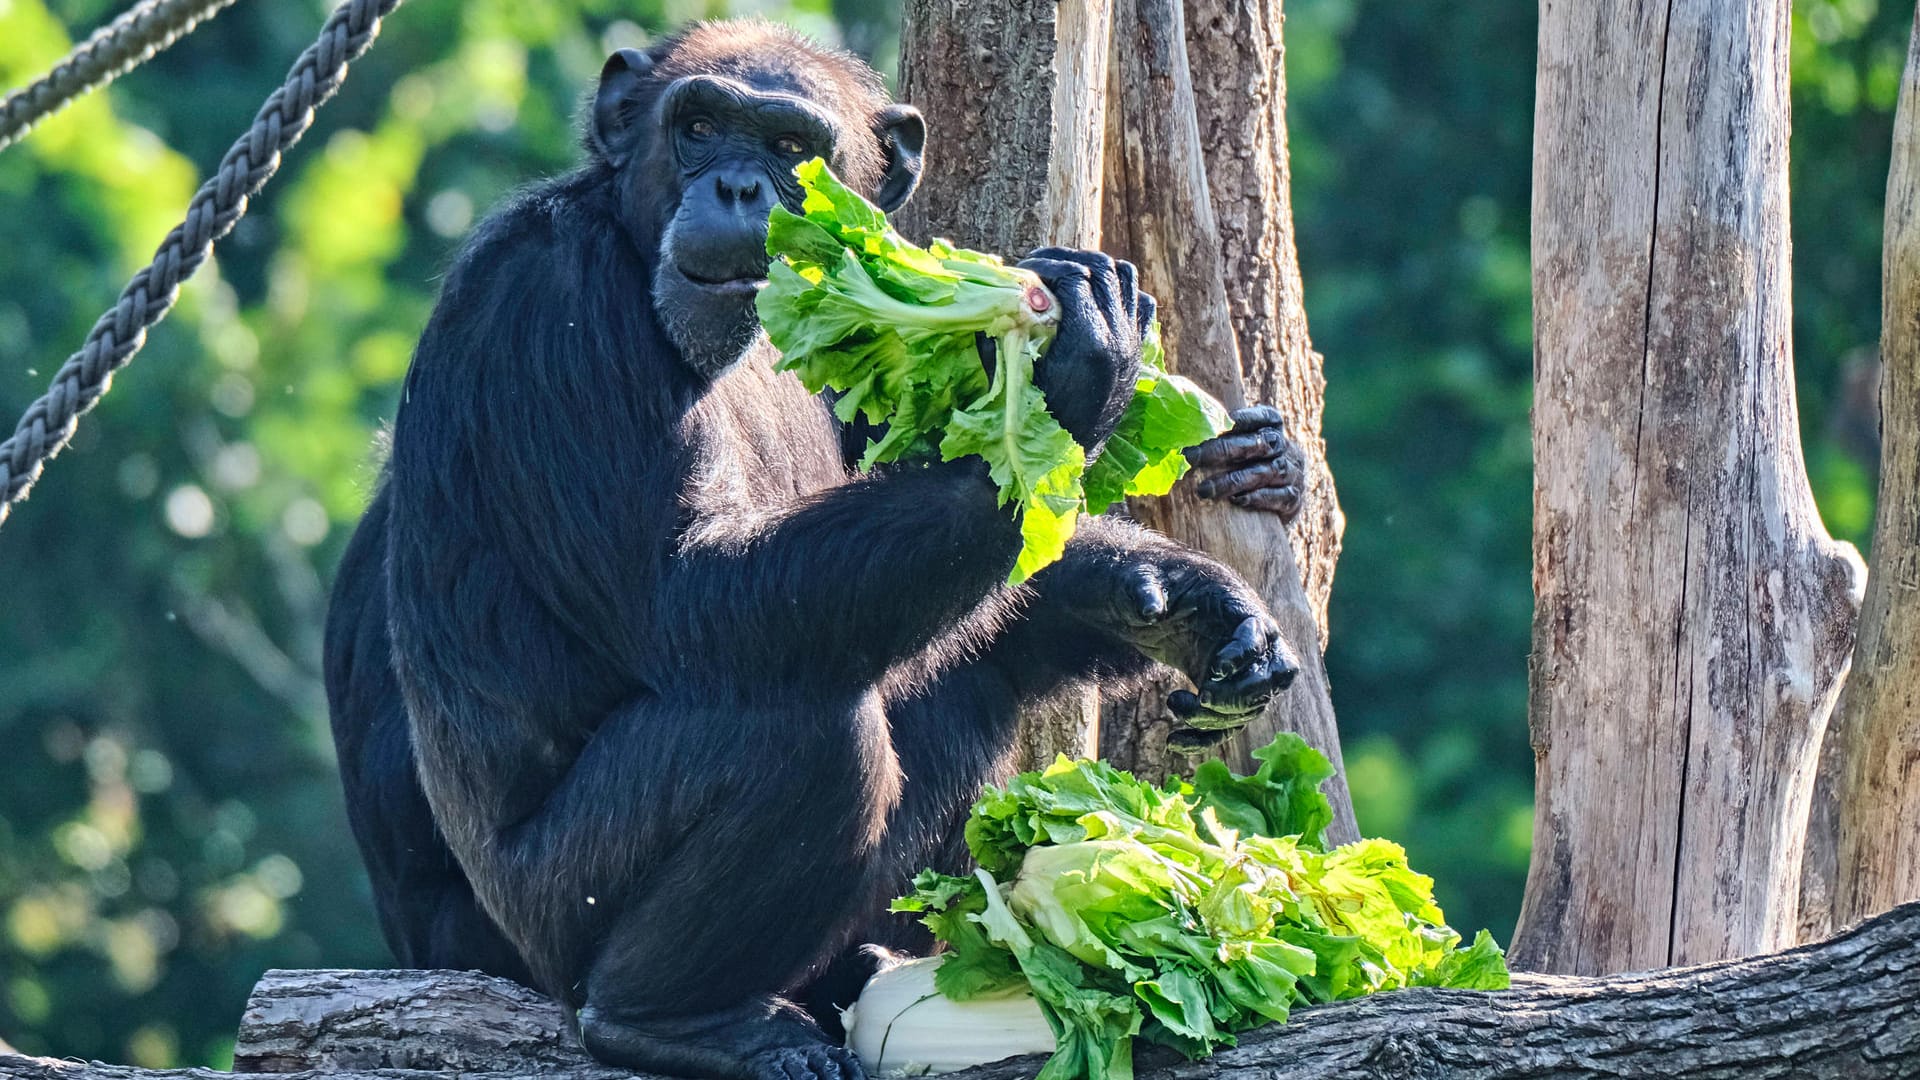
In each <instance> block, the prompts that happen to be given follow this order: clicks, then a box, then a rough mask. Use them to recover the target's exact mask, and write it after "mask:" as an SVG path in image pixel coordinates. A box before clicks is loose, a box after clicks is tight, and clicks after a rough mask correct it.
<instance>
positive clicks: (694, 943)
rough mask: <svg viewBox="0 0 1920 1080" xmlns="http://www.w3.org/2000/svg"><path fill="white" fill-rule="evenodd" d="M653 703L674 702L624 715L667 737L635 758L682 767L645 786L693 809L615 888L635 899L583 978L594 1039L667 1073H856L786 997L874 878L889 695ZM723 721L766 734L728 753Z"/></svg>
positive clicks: (618, 900)
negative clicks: (625, 883) (724, 704)
mask: <svg viewBox="0 0 1920 1080" xmlns="http://www.w3.org/2000/svg"><path fill="white" fill-rule="evenodd" d="M641 709H642V710H644V711H648V712H658V713H659V714H660V715H658V716H645V715H634V714H633V713H632V711H631V707H630V710H629V711H628V712H627V713H626V714H625V715H622V716H621V717H620V721H619V722H620V724H621V725H622V726H629V725H631V726H634V727H635V728H647V727H651V728H652V729H653V730H654V731H656V732H657V733H658V737H657V738H655V739H653V740H650V743H651V745H650V746H649V747H648V750H649V757H650V761H649V762H648V763H645V764H641V763H635V764H634V766H633V767H634V768H636V769H638V770H644V771H653V770H660V771H662V772H666V773H669V774H671V775H670V776H669V777H665V778H661V779H658V780H654V779H649V780H644V781H642V782H641V783H640V784H639V785H638V786H640V787H641V788H643V789H646V790H650V791H653V792H668V793H670V798H669V800H668V801H669V803H670V805H671V807H672V810H673V813H674V814H675V815H677V816H678V817H679V820H678V821H677V822H671V823H669V825H668V829H667V830H666V831H667V832H669V833H671V834H672V835H670V836H668V837H664V838H661V840H656V843H658V845H659V846H658V847H657V849H656V850H657V852H658V854H656V855H655V856H653V857H652V858H650V859H649V860H648V865H647V867H646V869H645V872H644V878H643V879H642V880H638V881H635V882H633V883H632V885H631V887H630V889H629V890H628V893H627V895H626V896H624V897H619V896H610V897H604V898H599V902H600V903H603V904H618V905H620V907H619V912H618V914H617V915H615V916H614V917H613V918H612V919H611V920H610V921H609V922H608V923H607V924H606V925H605V926H604V928H603V929H602V930H601V932H600V933H599V934H598V935H597V943H596V945H595V946H594V948H593V952H592V955H591V959H590V960H589V962H588V963H586V964H585V965H584V967H583V969H582V972H581V974H582V981H581V982H580V983H576V987H577V988H578V990H579V991H580V994H579V1000H581V1001H582V1007H581V1009H580V1011H579V1025H580V1033H581V1038H582V1040H583V1041H584V1042H585V1043H586V1045H587V1048H588V1049H589V1050H590V1051H591V1052H592V1053H593V1054H594V1055H595V1056H596V1057H599V1058H601V1059H602V1060H605V1061H609V1062H612V1063H616V1064H620V1065H625V1066H627V1067H630V1068H636V1069H642V1070H646V1071H651V1072H664V1073H669V1074H673V1075H691V1076H711V1077H724V1078H734V1077H752V1078H778V1080H802V1078H818V1080H843V1078H844V1080H854V1078H857V1077H859V1075H860V1071H859V1067H858V1065H857V1064H855V1063H854V1061H853V1059H852V1058H851V1057H850V1056H849V1055H848V1054H847V1052H846V1051H845V1050H842V1049H841V1048H839V1047H837V1046H834V1045H833V1044H832V1043H831V1042H830V1041H829V1040H828V1039H827V1038H826V1036H824V1035H823V1034H822V1033H821V1031H820V1028H819V1027H818V1026H817V1025H815V1024H814V1023H813V1021H812V1020H810V1019H809V1018H808V1017H807V1015H806V1013H805V1012H803V1011H802V1010H801V1009H800V1008H799V1007H797V1006H795V1005H793V1004H792V1003H790V1002H789V1001H787V1000H786V999H784V998H783V997H781V996H780V995H781V994H782V993H783V992H785V991H787V990H790V989H792V988H793V987H794V986H795V985H796V984H797V983H799V982H800V981H801V980H802V979H804V978H805V976H806V974H807V972H808V971H809V970H810V969H812V968H814V967H815V966H817V965H818V964H819V963H820V962H821V960H822V959H823V958H824V957H825V956H827V955H829V954H830V953H831V952H832V951H834V950H835V949H836V948H838V947H839V945H840V944H841V942H843V941H844V940H845V938H846V936H847V934H848V933H849V931H850V929H851V927H850V926H849V925H848V924H849V922H850V921H851V917H852V914H853V913H854V912H855V911H856V910H857V909H858V907H859V903H858V900H859V898H860V897H862V896H863V895H865V894H866V893H867V892H870V891H872V889H873V884H872V881H871V874H872V870H873V864H874V862H875V861H876V856H877V853H878V849H879V845H880V843H881V840H882V827H883V824H884V821H885V815H886V813H887V811H888V809H890V808H891V805H892V802H893V801H894V800H895V799H896V798H897V794H898V791H899V774H898V770H897V767H896V766H895V764H894V762H893V759H892V755H891V752H890V751H889V750H888V749H887V746H886V720H885V717H884V715H883V714H882V712H881V708H880V704H879V699H878V696H877V695H867V696H865V698H864V699H862V700H860V701H859V702H858V703H854V704H846V705H841V706H839V707H838V708H837V709H836V707H835V706H833V705H831V704H822V703H817V702H816V703H805V702H796V703H794V704H792V705H785V706H770V705H754V706H743V707H734V708H731V709H715V708H712V707H708V708H702V709H695V710H688V709H685V708H673V707H668V706H666V705H664V704H658V703H654V704H648V705H646V706H642V707H641ZM720 733H726V734H731V735H732V736H733V737H735V738H738V739H741V740H742V741H743V742H745V743H748V744H749V745H743V746H739V747H736V748H735V750H736V751H737V752H735V753H731V754H726V753H722V752H720V750H721V748H722V747H723V746H724V745H725V735H723V734H720ZM746 763H758V764H757V765H756V766H755V768H756V769H757V770H758V771H755V772H751V773H749V772H747V771H745V765H746ZM605 797H606V798H609V799H613V798H618V797H619V793H618V792H617V791H609V792H606V793H605ZM662 840H663V841H664V842H662Z"/></svg>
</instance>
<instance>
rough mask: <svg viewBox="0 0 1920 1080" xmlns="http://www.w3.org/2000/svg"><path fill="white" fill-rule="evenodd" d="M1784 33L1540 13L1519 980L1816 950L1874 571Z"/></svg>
mask: <svg viewBox="0 0 1920 1080" xmlns="http://www.w3.org/2000/svg"><path fill="white" fill-rule="evenodd" d="M1787 16H1788V10H1787V4H1786V2H1785V0H1663V2H1661V3H1656V4H1652V5H1643V4H1638V3H1631V2H1627V0H1600V2H1596V3H1572V2H1569V0H1546V2H1545V3H1544V4H1543V5H1542V9H1541V25H1540V39H1539V40H1540V65H1539V75H1538V83H1537V90H1538V93H1537V104H1536V116H1535V136H1534V138H1535V141H1534V203H1533V265H1534V326H1535V331H1534V332H1535V380H1534V383H1535V401H1534V416H1533V433H1534V460H1535V484H1534V592H1535V611H1534V627H1533V655H1532V664H1531V682H1532V693H1531V705H1530V712H1531V717H1530V720H1531V727H1532V735H1533V742H1534V749H1535V754H1536V756H1537V757H1538V759H1539V770H1538V787H1537V799H1536V804H1535V816H1534V851H1533V863H1532V867H1531V869H1530V871H1529V874H1528V879H1527V894H1526V898H1525V901H1524V903H1523V905H1522V909H1521V915H1520V926H1519V929H1518V931H1517V932H1516V935H1515V940H1514V948H1513V959H1514V961H1515V963H1516V965H1517V966H1520V967H1523V968H1529V969H1538V970H1552V971H1568V972H1587V973H1591V972H1604V971H1617V970H1623V969H1645V968H1652V967H1659V966H1662V965H1665V964H1669V963H1691V962H1697V961H1703V960H1712V959H1719V958H1723V957H1730V956H1742V955H1747V954H1751V953H1756V952H1764V951H1768V950H1770V949H1773V948H1777V947H1779V946H1781V945H1783V944H1786V943H1789V942H1791V941H1793V940H1795V938H1796V930H1797V926H1796V915H1797V911H1796V909H1797V900H1798V894H1799V885H1800V881H1799V878H1800V868H1801V867H1800V861H1801V843H1802V838H1803V835H1804V832H1805V828H1806V823H1807V815H1808V802H1809V793H1810V790H1811V787H1812V782H1813V776H1814V770H1815V761H1816V757H1817V754H1818V750H1819V747H1820V741H1821V738H1822V735H1823V732H1824V730H1825V727H1826V722H1827V718H1828V714H1829V711H1830V710H1831V708H1832V704H1833V701H1834V697H1835V695H1836V694H1837V692H1838V689H1839V686H1840V682H1841V679H1842V677H1843V675H1844V673H1845V670H1846V664H1847V657H1848V653H1849V650H1850V648H1851V644H1852V630H1853V625H1854V613H1855V611H1856V609H1857V606H1858V602H1859V601H1858V595H1859V593H1858V589H1859V577H1860V564H1859V557H1858V556H1857V555H1856V554H1855V553H1854V552H1853V549H1852V548H1851V547H1850V546H1848V545H1845V544H1840V543H1836V542H1834V541H1832V540H1831V539H1830V538H1829V537H1828V536H1827V535H1826V533H1825V531H1824V530H1823V529H1822V527H1821V525H1820V520H1819V517H1818V514H1817V512H1816V510H1815V507H1814V503H1813V498H1812V495H1811V492H1810V490H1809V488H1808V485H1807V479H1806V470H1805V466H1804V463H1803V461H1802V458H1801V453H1800V444H1799V437H1798V424H1797V415H1796V411H1797V410H1796V405H1795V401H1794V390H1793V370H1792V362H1791V358H1792V351H1791V336H1790V311H1791V308H1790V291H1789V279H1788V233H1787V172H1786V155H1787V129H1788V113H1787V109H1788V105H1787V49H1788V37H1787V29H1788V22H1787Z"/></svg>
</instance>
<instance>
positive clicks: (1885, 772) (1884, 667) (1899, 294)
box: [1834, 12, 1920, 925]
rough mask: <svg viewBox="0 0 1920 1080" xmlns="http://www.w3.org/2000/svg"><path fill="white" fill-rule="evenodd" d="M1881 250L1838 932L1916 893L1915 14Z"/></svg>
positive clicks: (1919, 506)
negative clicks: (1873, 482) (1875, 416)
mask: <svg viewBox="0 0 1920 1080" xmlns="http://www.w3.org/2000/svg"><path fill="white" fill-rule="evenodd" d="M1884 243H1885V248H1884V250H1883V252H1882V254H1881V276H1882V294H1883V295H1882V300H1881V315H1880V317H1881V330H1880V360H1881V369H1880V370H1881V380H1882V381H1881V384H1880V422H1881V435H1880V437H1881V453H1880V502H1879V506H1878V509H1877V510H1876V517H1875V520H1874V526H1873V562H1872V572H1871V573H1870V574H1868V576H1867V598H1866V604H1865V606H1864V608H1863V609H1862V611H1861V614H1860V636H1859V642H1858V644H1856V645H1855V647H1854V651H1853V669H1852V672H1851V673H1850V674H1848V676H1847V685H1846V688H1845V689H1844V690H1843V691H1842V692H1841V695H1840V704H1839V706H1838V707H1837V709H1836V713H1837V714H1838V724H1839V730H1840V732H1841V734H1842V740H1843V741H1840V742H1839V743H1838V746H1837V750H1838V753H1839V756H1840V759H1841V763H1842V766H1843V767H1842V769H1841V770H1840V772H1839V774H1838V775H1839V778H1840V784H1839V793H1838V794H1839V800H1838V801H1839V814H1838V818H1839V866H1838V881H1837V886H1836V888H1835V890H1834V920H1835V922H1836V923H1839V924H1842V925H1844V924H1846V923H1849V922H1852V921H1854V920H1855V919H1860V918H1864V917H1866V916H1868V915H1873V914H1877V913H1879V912H1881V911H1885V910H1886V909H1887V908H1890V907H1892V906H1893V905H1895V904H1898V903H1902V902H1904V901H1907V900H1912V899H1915V898H1920V12H1917V13H1916V15H1915V22H1914V35H1913V40H1912V42H1911V44H1910V45H1909V46H1908V49H1907V71H1906V75H1905V77H1904V78H1903V79H1902V80H1901V84H1900V107H1899V111H1898V112H1897V113H1896V114H1895V116H1894V122H1893V169H1892V172H1891V174H1890V175H1889V176H1888V177H1887V228H1886V239H1885V241H1884Z"/></svg>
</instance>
